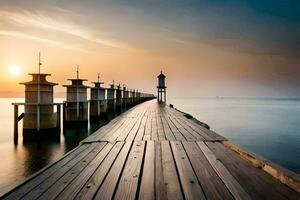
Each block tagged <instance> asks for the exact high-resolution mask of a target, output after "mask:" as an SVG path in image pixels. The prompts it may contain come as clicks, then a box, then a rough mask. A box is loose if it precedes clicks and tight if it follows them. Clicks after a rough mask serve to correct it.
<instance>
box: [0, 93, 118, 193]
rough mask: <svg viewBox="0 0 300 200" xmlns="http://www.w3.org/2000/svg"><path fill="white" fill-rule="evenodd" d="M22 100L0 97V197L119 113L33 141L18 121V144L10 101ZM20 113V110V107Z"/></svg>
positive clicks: (20, 100)
mask: <svg viewBox="0 0 300 200" xmlns="http://www.w3.org/2000/svg"><path fill="white" fill-rule="evenodd" d="M22 101H23V99H0V107H1V108H2V109H1V112H0V127H1V129H0V158H1V165H0V196H1V195H2V194H4V193H5V192H7V191H8V190H10V189H12V188H13V187H15V186H16V185H18V184H19V183H20V182H22V181H24V179H25V178H27V177H29V176H31V175H32V174H34V173H35V172H37V171H39V170H40V169H41V168H43V167H45V166H47V165H49V164H51V163H53V162H55V161H56V160H58V159H59V158H61V157H62V156H63V155H64V154H66V153H67V152H68V151H70V150H72V149H74V148H75V147H76V146H77V145H78V144H79V143H80V141H81V140H83V139H84V138H86V137H87V136H88V135H90V134H92V133H93V132H95V131H96V130H98V129H99V128H100V127H102V126H104V125H105V124H107V123H108V122H109V121H110V120H112V119H113V118H115V117H116V116H118V115H119V114H120V113H110V114H108V115H107V116H102V117H101V118H100V119H97V120H92V121H91V122H90V123H89V124H88V125H87V126H85V127H80V126H79V127H77V126H72V127H68V128H65V130H64V131H62V133H61V134H58V135H57V136H58V137H47V136H46V135H45V137H44V136H43V137H37V138H36V139H35V140H33V141H30V140H28V141H24V140H23V137H22V136H21V135H22V129H23V127H22V121H21V122H20V123H19V139H18V145H14V142H13V141H14V140H13V106H11V103H12V102H22ZM20 112H23V110H22V109H20Z"/></svg>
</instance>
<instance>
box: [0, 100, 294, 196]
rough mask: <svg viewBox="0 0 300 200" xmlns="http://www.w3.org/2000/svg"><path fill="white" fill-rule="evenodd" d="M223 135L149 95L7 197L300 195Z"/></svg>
mask: <svg viewBox="0 0 300 200" xmlns="http://www.w3.org/2000/svg"><path fill="white" fill-rule="evenodd" d="M224 141H226V139H225V138H224V137H222V136H220V135H218V134H216V133H215V132H213V131H211V130H208V129H205V128H203V127H202V126H200V125H199V124H198V123H196V122H195V121H193V120H191V119H187V118H186V117H185V116H184V115H183V113H181V112H179V111H177V110H175V109H172V108H170V107H168V106H165V104H159V103H157V102H156V100H151V101H147V102H145V103H142V104H140V105H137V106H135V107H133V108H132V109H130V110H128V111H127V112H125V113H123V114H121V115H119V116H118V117H116V118H115V119H114V120H112V121H111V122H110V123H109V124H107V125H106V126H104V127H102V128H101V129H99V130H98V131H96V132H95V133H94V134H92V135H91V136H89V137H88V138H86V139H85V140H83V141H82V143H81V144H80V145H79V146H78V147H77V148H75V149H74V150H73V151H71V152H69V153H68V154H67V155H65V156H64V157H63V158H61V159H60V160H58V161H57V162H55V163H53V164H52V165H50V166H47V167H45V168H44V169H42V170H40V171H39V172H38V173H36V174H35V175H33V176H32V177H31V178H29V179H28V180H27V181H25V182H24V183H22V184H21V185H19V186H18V187H16V188H15V189H13V190H12V191H10V192H8V193H7V194H6V195H4V196H3V197H2V198H3V199H12V200H15V199H30V200H32V199H112V198H114V199H171V200H173V199H300V194H299V193H298V192H296V190H297V187H298V186H299V182H298V183H296V182H295V185H294V186H295V188H294V189H292V188H291V187H288V186H287V185H288V184H287V185H285V184H283V183H282V181H281V182H280V181H279V180H277V179H276V178H274V176H271V175H270V174H269V173H267V172H266V171H264V170H262V169H260V168H258V167H255V166H254V165H253V164H252V163H250V162H249V161H248V160H245V159H244V158H243V157H242V156H240V155H239V154H238V153H236V151H233V150H231V149H230V148H228V147H227V146H225V145H224V144H223V143H224ZM293 178H294V180H296V179H297V178H299V176H296V175H295V177H293ZM297 184H298V185H297ZM290 186H291V185H290ZM292 187H293V185H292Z"/></svg>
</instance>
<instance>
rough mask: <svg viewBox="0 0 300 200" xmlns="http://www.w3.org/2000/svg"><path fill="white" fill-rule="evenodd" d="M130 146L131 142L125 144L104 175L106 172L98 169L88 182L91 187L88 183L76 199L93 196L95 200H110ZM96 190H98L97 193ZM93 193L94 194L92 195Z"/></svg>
mask: <svg viewBox="0 0 300 200" xmlns="http://www.w3.org/2000/svg"><path fill="white" fill-rule="evenodd" d="M131 146H132V142H126V143H125V144H124V146H123V148H122V150H121V151H120V153H119V154H118V156H117V158H116V160H115V161H114V163H113V165H112V166H111V168H110V169H109V172H108V173H107V174H106V172H107V171H106V170H104V171H101V170H100V169H99V170H98V171H97V173H95V176H94V177H93V178H92V180H90V183H91V185H89V182H88V183H87V185H86V187H84V188H83V190H81V191H80V193H79V194H78V195H77V196H76V199H86V197H89V196H94V198H95V199H112V197H113V195H114V191H115V189H116V186H117V183H118V180H119V177H120V175H121V173H122V170H123V166H124V165H125V162H126V159H127V157H128V154H129V151H130V149H131ZM103 179H104V181H103ZM99 187H100V188H99ZM98 188H99V190H98V191H97V189H98ZM96 191H97V192H96ZM95 192H96V194H94V193H95Z"/></svg>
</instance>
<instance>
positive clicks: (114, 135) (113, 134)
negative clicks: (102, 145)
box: [101, 118, 135, 141]
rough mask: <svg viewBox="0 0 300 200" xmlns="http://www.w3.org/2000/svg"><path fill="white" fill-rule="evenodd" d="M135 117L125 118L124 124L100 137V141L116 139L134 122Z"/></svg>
mask: <svg viewBox="0 0 300 200" xmlns="http://www.w3.org/2000/svg"><path fill="white" fill-rule="evenodd" d="M134 120H135V118H127V120H126V121H125V122H124V124H123V125H122V126H121V127H119V128H118V129H117V130H114V131H113V132H111V133H110V134H107V135H106V136H105V137H103V138H101V140H102V141H117V138H118V137H119V135H120V134H123V133H124V132H126V131H127V130H128V129H129V128H130V127H131V126H132V125H133V123H134Z"/></svg>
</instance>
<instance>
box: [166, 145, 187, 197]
mask: <svg viewBox="0 0 300 200" xmlns="http://www.w3.org/2000/svg"><path fill="white" fill-rule="evenodd" d="M161 152H162V166H163V177H164V185H165V187H164V189H165V192H166V198H167V199H184V197H183V196H182V192H181V187H180V182H179V177H178V174H177V171H176V166H175V162H174V159H173V155H172V151H171V148H170V144H169V141H161Z"/></svg>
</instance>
